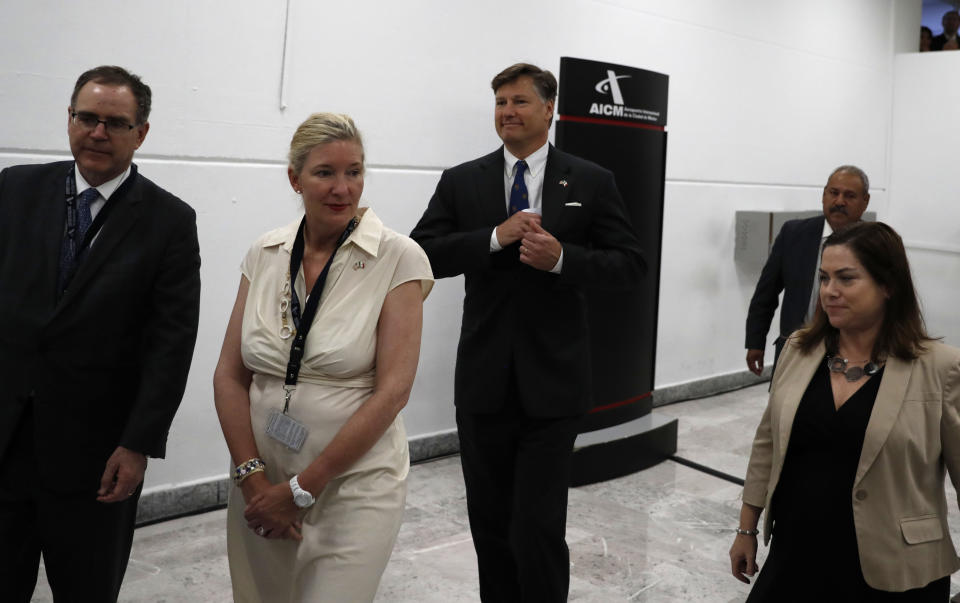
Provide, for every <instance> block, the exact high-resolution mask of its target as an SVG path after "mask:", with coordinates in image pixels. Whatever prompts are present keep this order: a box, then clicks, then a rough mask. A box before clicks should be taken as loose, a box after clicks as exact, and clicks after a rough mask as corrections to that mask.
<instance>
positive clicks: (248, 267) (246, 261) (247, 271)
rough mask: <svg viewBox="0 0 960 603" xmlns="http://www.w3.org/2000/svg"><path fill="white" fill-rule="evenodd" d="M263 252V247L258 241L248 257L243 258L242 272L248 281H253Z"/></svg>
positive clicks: (248, 252) (247, 254) (249, 250)
mask: <svg viewBox="0 0 960 603" xmlns="http://www.w3.org/2000/svg"><path fill="white" fill-rule="evenodd" d="M261 250H263V246H262V245H261V244H260V241H259V239H258V240H257V241H256V242H255V243H254V244H253V245H251V246H250V249H248V250H247V253H246V255H244V256H243V261H241V262H240V272H242V273H243V276H245V277H247V280H248V281H251V282H252V281H253V274H254V272H256V270H257V263H258V262H259V261H260V252H261Z"/></svg>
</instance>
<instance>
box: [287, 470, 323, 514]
mask: <svg viewBox="0 0 960 603" xmlns="http://www.w3.org/2000/svg"><path fill="white" fill-rule="evenodd" d="M290 491H291V492H293V504H295V505H297V506H298V507H300V508H301V509H306V508H307V507H309V506H310V505H312V504H313V503H315V502H317V499H316V498H314V497H313V494H310V493H309V492H307V491H306V490H304V489H303V488H301V487H300V482H298V481H297V476H296V475H294V476H293V477H291V478H290Z"/></svg>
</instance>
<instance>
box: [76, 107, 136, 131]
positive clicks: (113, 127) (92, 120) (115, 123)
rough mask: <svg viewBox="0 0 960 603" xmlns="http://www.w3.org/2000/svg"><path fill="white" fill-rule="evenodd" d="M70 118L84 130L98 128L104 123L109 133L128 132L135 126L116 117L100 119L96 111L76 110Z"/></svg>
mask: <svg viewBox="0 0 960 603" xmlns="http://www.w3.org/2000/svg"><path fill="white" fill-rule="evenodd" d="M70 118H71V119H72V120H73V125H75V126H79V127H81V128H83V129H84V130H90V131H92V130H96V129H97V126H98V125H100V124H103V127H104V129H106V131H107V134H113V135H119V134H126V133H127V132H129V131H130V130H132V129H133V128H134V126H133V124H129V123H127V121H126V120H124V119H117V118H116V117H108V118H107V119H100V116H99V115H97V114H96V113H87V112H86V111H79V112H78V111H74V112H73V113H71V114H70Z"/></svg>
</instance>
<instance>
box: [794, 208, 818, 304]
mask: <svg viewBox="0 0 960 603" xmlns="http://www.w3.org/2000/svg"><path fill="white" fill-rule="evenodd" d="M824 220H825V218H824V217H823V216H820V217H819V218H817V219H815V220H810V223H809V226H808V228H809V230H808V231H807V232H805V233H804V237H803V243H802V245H803V249H799V250H797V251H799V252H800V253H798V254H797V258H799V261H800V274H801V275H804V276H803V282H804V295H803V297H802V299H803V300H804V301H806V302H807V303H809V301H810V296H811V295H812V294H813V284H814V282H816V279H815V274H814V271H815V270H816V269H817V266H818V265H819V264H820V257H819V255H820V242H821V241H822V240H823V222H824ZM806 275H809V276H806ZM804 314H806V310H804Z"/></svg>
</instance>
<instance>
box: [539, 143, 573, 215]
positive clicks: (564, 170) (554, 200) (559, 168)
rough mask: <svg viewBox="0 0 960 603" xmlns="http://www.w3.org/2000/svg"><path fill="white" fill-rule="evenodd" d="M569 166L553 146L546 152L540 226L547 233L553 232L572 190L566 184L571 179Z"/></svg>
mask: <svg viewBox="0 0 960 603" xmlns="http://www.w3.org/2000/svg"><path fill="white" fill-rule="evenodd" d="M570 172H571V169H570V164H569V163H567V162H566V161H564V158H563V155H562V154H561V153H559V152H558V151H557V150H556V149H555V148H553V145H550V148H549V149H548V150H547V167H546V169H545V170H544V172H543V190H542V192H541V196H540V202H541V209H542V210H543V216H542V220H541V225H542V226H543V229H544V230H546V231H547V232H553V231H554V229H555V227H556V225H557V221H558V220H559V219H560V212H561V211H562V210H563V206H564V204H565V203H566V202H567V198H568V197H569V191H570V189H571V188H572V187H571V186H569V183H567V184H563V183H566V182H567V180H568V179H570V178H571V174H570Z"/></svg>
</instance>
